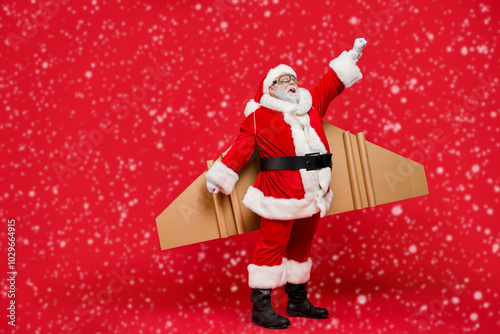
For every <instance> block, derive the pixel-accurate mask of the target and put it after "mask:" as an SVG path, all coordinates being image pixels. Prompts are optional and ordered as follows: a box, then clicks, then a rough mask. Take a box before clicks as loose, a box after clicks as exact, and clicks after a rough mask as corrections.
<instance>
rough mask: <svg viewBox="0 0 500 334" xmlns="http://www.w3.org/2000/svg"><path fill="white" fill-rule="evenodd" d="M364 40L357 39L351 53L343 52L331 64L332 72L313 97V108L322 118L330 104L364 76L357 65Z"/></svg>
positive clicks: (314, 90)
mask: <svg viewBox="0 0 500 334" xmlns="http://www.w3.org/2000/svg"><path fill="white" fill-rule="evenodd" d="M366 43H367V42H366V40H365V39H364V38H357V39H356V40H355V41H354V46H353V48H352V50H350V51H344V52H342V53H341V54H340V55H339V56H338V57H337V58H335V59H333V60H332V61H331V62H330V64H329V67H330V70H329V71H328V73H326V74H325V76H324V77H323V78H322V79H321V81H320V82H319V84H318V85H317V86H316V88H314V89H313V91H312V93H311V95H312V100H313V107H314V108H315V109H316V110H317V111H318V113H319V114H320V116H321V118H323V116H324V115H325V113H326V111H327V109H328V106H329V105H330V102H331V101H332V100H333V99H334V98H335V97H336V96H337V95H339V94H340V93H342V91H343V90H344V89H345V88H349V87H351V86H352V85H354V84H355V83H356V82H357V81H359V80H360V79H361V78H362V77H363V75H362V74H361V71H360V69H359V67H358V66H357V65H356V63H357V61H358V60H359V58H360V57H361V54H362V51H363V49H364V48H365V46H366Z"/></svg>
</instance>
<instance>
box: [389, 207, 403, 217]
mask: <svg viewBox="0 0 500 334" xmlns="http://www.w3.org/2000/svg"><path fill="white" fill-rule="evenodd" d="M391 212H392V214H393V215H394V216H399V215H400V214H402V213H403V209H402V208H401V205H395V206H393V207H392V210H391Z"/></svg>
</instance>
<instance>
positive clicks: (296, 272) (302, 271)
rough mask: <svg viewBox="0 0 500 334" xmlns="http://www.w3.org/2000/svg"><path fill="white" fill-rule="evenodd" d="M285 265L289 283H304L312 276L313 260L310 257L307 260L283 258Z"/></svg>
mask: <svg viewBox="0 0 500 334" xmlns="http://www.w3.org/2000/svg"><path fill="white" fill-rule="evenodd" d="M283 264H284V265H285V273H286V281H287V283H293V284H302V283H306V282H307V281H309V279H310V277H311V267H312V260H311V259H310V258H309V259H308V260H307V261H306V262H297V261H294V260H289V259H287V258H283Z"/></svg>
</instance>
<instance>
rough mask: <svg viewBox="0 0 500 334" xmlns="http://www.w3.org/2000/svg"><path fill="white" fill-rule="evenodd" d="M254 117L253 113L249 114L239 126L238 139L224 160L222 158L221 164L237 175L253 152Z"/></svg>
mask: <svg viewBox="0 0 500 334" xmlns="http://www.w3.org/2000/svg"><path fill="white" fill-rule="evenodd" d="M254 117H255V112H253V113H252V114H250V115H249V116H248V117H247V118H246V119H245V120H244V121H243V122H242V123H241V124H240V133H239V135H238V137H237V138H236V140H235V141H234V143H233V145H232V146H231V148H230V149H229V151H228V152H227V154H226V155H225V156H224V158H222V163H223V164H225V165H226V166H227V167H229V168H231V169H232V170H233V171H234V172H235V173H238V172H239V171H240V170H241V169H243V167H245V165H246V164H247V162H248V160H250V158H251V157H252V154H253V152H254V151H255V147H256V141H255V128H254Z"/></svg>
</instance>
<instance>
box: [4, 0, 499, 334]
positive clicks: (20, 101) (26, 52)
mask: <svg viewBox="0 0 500 334" xmlns="http://www.w3.org/2000/svg"><path fill="white" fill-rule="evenodd" d="M61 2H63V1H62V0H61ZM40 3H41V2H40V1H32V3H31V2H22V3H21V2H17V1H3V3H2V8H1V21H0V23H1V27H0V31H1V37H2V39H4V40H5V43H4V45H3V46H2V49H1V62H0V71H1V76H0V77H1V79H0V80H1V81H0V94H1V103H2V111H1V113H2V114H1V115H2V120H1V127H0V130H1V135H0V136H1V140H2V146H1V152H2V159H1V168H2V173H1V189H2V191H1V193H0V204H1V206H0V213H1V219H2V228H0V246H1V249H2V252H1V254H2V257H1V262H2V266H1V268H3V270H2V272H1V275H2V293H1V296H2V307H1V309H2V310H3V311H2V313H3V314H2V317H1V319H2V321H1V322H2V323H1V326H2V328H5V329H6V332H9V333H15V332H17V333H61V332H62V333H237V332H240V333H253V332H266V331H265V330H261V329H260V328H257V327H255V326H253V325H252V324H251V323H250V308H251V303H250V301H249V295H250V289H249V288H248V285H247V270H246V266H247V265H248V263H250V261H251V258H252V254H253V247H254V243H255V241H256V238H257V234H256V233H255V232H254V233H248V234H245V235H242V236H237V237H232V238H229V239H225V240H215V241H210V242H205V243H202V244H196V245H191V246H186V247H181V248H177V249H172V250H168V251H160V247H159V241H158V236H157V232H156V225H155V218H156V217H157V216H158V215H159V214H160V213H161V212H162V211H163V209H164V208H165V207H167V205H168V204H169V203H170V202H171V201H173V200H174V198H175V197H176V196H177V195H179V194H180V193H181V192H182V191H183V190H184V189H185V188H186V187H187V186H188V185H189V184H190V183H191V182H192V181H193V180H194V179H195V178H196V177H197V176H198V175H200V174H201V173H202V172H203V171H204V170H205V166H206V164H205V161H206V160H208V159H212V158H215V157H217V156H218V155H219V154H220V152H221V151H223V150H225V149H226V148H227V147H228V146H229V145H230V144H231V143H232V141H233V140H234V138H235V136H236V135H237V133H238V124H239V123H240V122H241V121H242V120H243V117H244V116H243V109H244V107H245V104H246V102H247V101H248V100H249V99H250V98H252V97H253V96H254V93H255V91H256V89H257V85H258V83H259V81H260V79H261V78H262V77H263V75H264V74H265V73H266V71H267V70H268V69H269V68H271V67H274V66H276V65H277V64H279V63H287V64H289V65H291V66H292V67H294V69H295V70H296V72H297V73H298V77H299V80H300V84H301V86H303V87H306V88H309V89H312V88H313V87H314V85H315V83H316V82H317V81H318V80H319V79H320V78H321V76H322V75H323V73H324V72H325V71H326V70H327V69H328V67H327V66H328V62H329V61H330V60H331V59H332V58H334V57H336V56H337V55H338V54H339V53H340V52H341V51H342V50H346V49H350V47H351V46H352V44H353V42H354V39H355V38H357V37H365V38H366V39H367V40H368V45H367V47H366V49H365V51H364V52H363V57H362V58H361V59H360V61H359V63H358V64H359V66H360V68H361V70H362V72H363V74H364V78H363V79H362V80H361V81H360V82H359V83H357V84H356V85H354V86H353V87H352V88H350V89H347V90H346V91H344V92H343V93H342V94H341V95H340V96H339V97H338V98H337V99H335V100H334V101H333V103H332V104H331V106H330V110H329V112H328V114H327V121H328V122H330V123H332V124H334V125H336V126H338V127H340V128H343V129H345V130H350V131H351V132H352V133H356V132H360V131H364V132H365V135H366V138H367V140H369V141H371V142H373V143H375V144H377V145H380V146H382V147H385V148H387V149H389V150H391V151H393V152H396V153H399V154H401V155H403V156H406V157H414V158H415V157H419V161H420V162H422V163H423V164H424V165H425V169H426V174H427V181H428V185H429V192H430V194H429V195H428V196H424V197H419V198H415V199H410V200H406V201H402V202H398V203H392V204H387V205H382V206H378V207H375V208H370V209H365V210H362V211H353V212H349V213H344V214H340V215H336V216H329V217H326V218H324V219H323V220H322V221H321V222H320V227H319V230H318V233H317V235H316V240H315V244H314V246H313V254H314V255H313V256H314V258H313V259H314V265H313V271H312V279H311V282H310V284H309V286H310V288H309V291H310V297H311V300H313V301H314V302H315V303H316V304H317V305H320V306H323V307H326V308H328V309H329V310H330V314H331V316H330V318H328V319H325V320H311V319H299V318H293V319H291V320H292V327H290V328H289V329H288V330H287V332H288V333H295V332H296V333H306V332H317V333H320V332H336V333H399V334H409V333H498V332H499V327H500V321H499V318H500V307H499V269H498V261H499V255H500V252H499V245H500V233H499V232H500V229H499V227H498V218H495V217H497V216H498V212H497V211H498V210H499V208H498V202H499V192H500V177H499V172H498V170H499V168H498V163H500V159H499V158H498V153H499V145H498V137H499V131H500V126H499V125H500V124H499V121H498V119H499V117H500V115H499V114H498V113H499V110H498V108H499V102H498V86H499V84H500V82H499V75H500V72H499V61H498V43H499V23H498V22H499V12H500V3H499V2H498V1H489V0H487V1H449V2H448V1H428V0H424V1H418V2H414V1H394V2H386V1H357V2H354V1H283V0H279V1H277V0H276V1H259V2H252V1H230V0H216V1H203V0H202V1H197V2H196V1H195V2H191V1H182V2H181V1H168V2H166V1H151V0H150V1H141V2H137V1H128V0H124V1H120V2H116V1H107V2H101V1H76V0H72V1H67V2H66V3H63V4H60V5H59V6H58V11H56V12H54V11H52V13H51V17H50V18H49V19H47V20H46V22H44V16H43V15H42V14H37V13H41V11H40V10H39V7H40V6H39V4H40ZM50 8H52V10H54V8H55V7H54V6H52V7H49V9H50ZM47 10H48V9H47ZM33 16H35V17H37V18H38V21H39V25H38V27H37V26H32V22H33V18H32V17H33ZM25 20H28V23H26V21H25ZM30 22H31V23H30ZM30 26H31V29H29V28H30ZM23 31H24V33H23ZM16 36H18V37H17V38H20V37H23V38H25V39H24V40H23V41H22V42H20V44H19V45H18V50H17V52H16V51H15V47H14V46H13V44H12V41H13V38H16ZM148 68H158V69H159V72H162V74H161V77H157V79H158V81H157V84H156V86H155V87H151V86H149V85H152V84H153V83H154V82H155V81H154V78H153V77H152V76H151V74H148ZM144 80H147V83H148V85H146V86H144V84H143V82H144ZM145 88H148V89H145ZM141 92H142V93H144V94H143V95H140V93H141ZM133 93H134V94H135V95H134V97H135V98H136V99H137V100H138V101H137V102H135V103H134V104H133V105H131V106H130V107H129V111H128V114H125V112H124V111H123V109H122V110H121V111H119V112H115V111H114V110H113V108H112V105H113V101H115V100H118V101H119V102H118V103H119V106H121V107H123V106H124V103H123V101H124V100H125V99H126V98H127V96H128V98H129V100H130V99H131V96H132V94H133ZM100 122H108V123H106V124H108V125H110V126H112V127H113V130H112V131H111V132H109V133H105V134H103V137H102V139H101V140H100V141H96V142H95V143H96V144H95V145H94V144H93V145H90V147H87V149H88V150H85V149H86V148H85V146H82V145H83V143H89V142H88V140H84V139H81V134H82V133H83V132H84V131H89V132H91V131H93V130H96V129H98V128H99V124H100ZM434 131H437V132H440V133H441V136H435V135H432V133H437V132H434ZM94 132H95V131H94ZM78 145H80V146H81V147H80V154H79V153H75V148H76V146H78ZM82 149H83V150H82ZM70 158H71V159H73V160H68V161H69V163H70V164H71V165H68V162H67V161H66V160H67V159H70ZM416 160H417V159H416ZM61 166H66V168H67V169H64V170H62V171H60V172H59V176H58V173H56V171H55V169H54V168H55V167H59V168H61ZM9 218H14V219H15V220H16V238H17V239H16V270H17V272H18V273H17V276H16V288H17V291H16V297H15V301H16V324H17V326H16V327H15V330H14V329H12V327H11V326H9V325H7V318H6V315H7V310H6V307H7V303H8V302H9V300H10V299H9V298H8V297H7V290H8V286H7V284H6V282H7V281H6V277H7V272H8V271H9V269H8V268H7V220H8V219H9ZM117 276H121V281H118V280H117V279H116V277H117ZM273 296H274V297H273V300H274V303H275V306H276V309H277V311H278V312H280V313H281V314H284V309H285V304H286V303H285V302H286V299H285V298H284V297H283V290H282V289H277V290H276V291H275V292H274V295H273Z"/></svg>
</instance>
